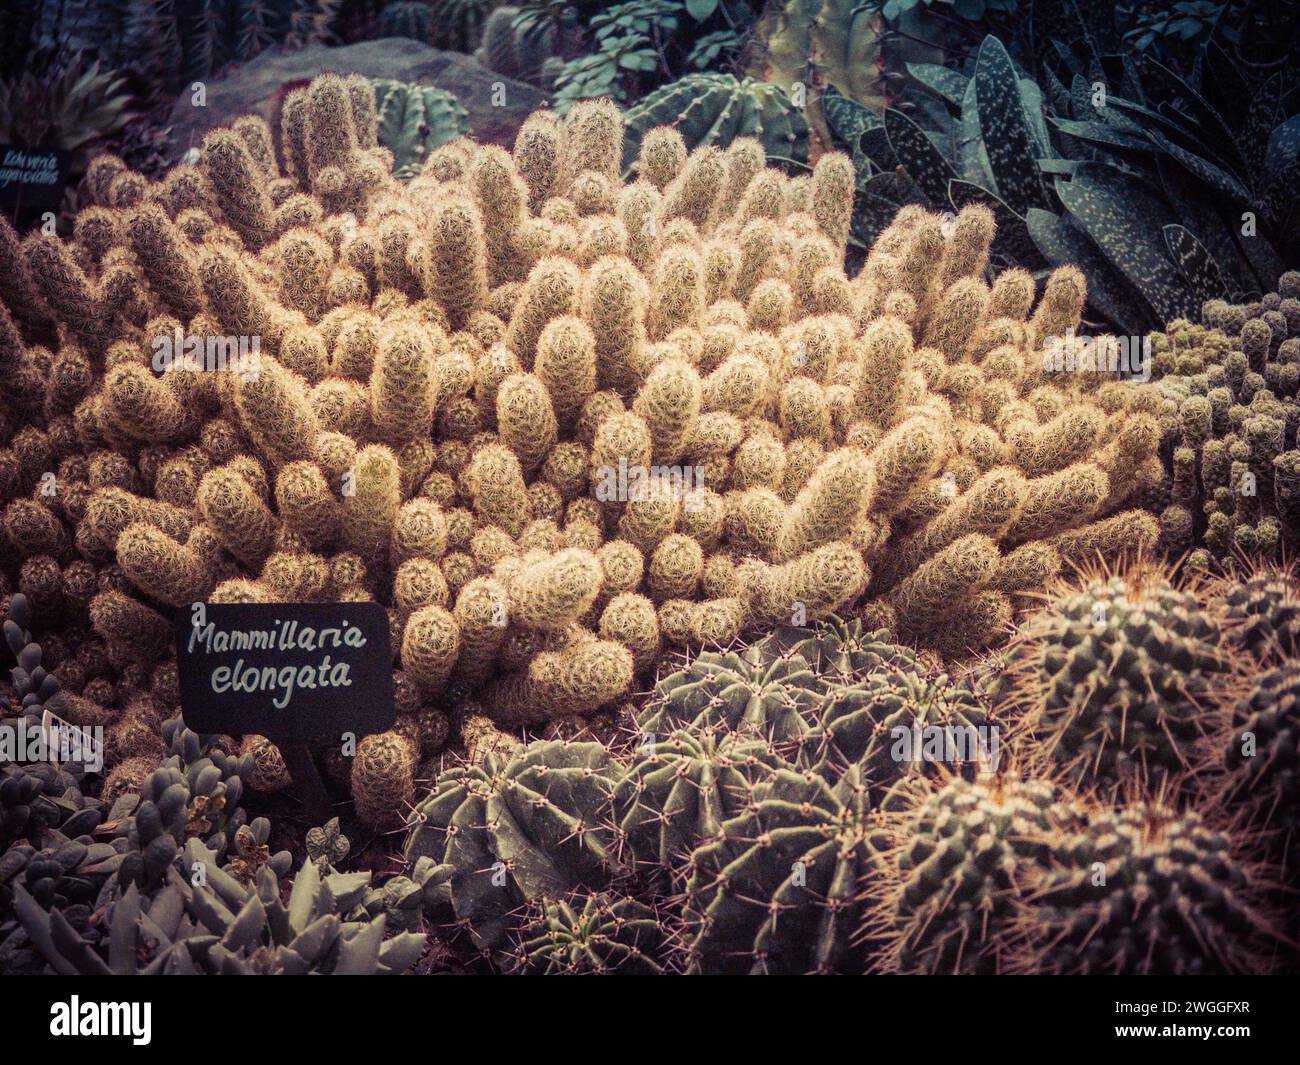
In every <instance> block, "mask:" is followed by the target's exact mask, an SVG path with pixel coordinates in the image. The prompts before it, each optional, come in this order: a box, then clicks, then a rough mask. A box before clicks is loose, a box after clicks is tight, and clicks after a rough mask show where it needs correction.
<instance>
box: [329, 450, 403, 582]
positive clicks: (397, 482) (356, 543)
mask: <svg viewBox="0 0 1300 1065" xmlns="http://www.w3.org/2000/svg"><path fill="white" fill-rule="evenodd" d="M348 473H350V475H351V476H350V477H349V476H348V474H345V475H344V485H343V528H342V531H343V541H344V543H345V544H346V545H347V546H348V547H349V548H351V549H352V550H353V551H355V552H356V553H357V554H358V555H360V556H361V557H362V558H363V559H365V560H367V561H368V562H373V563H376V564H379V565H382V564H384V563H386V562H387V554H388V541H389V530H390V529H391V528H392V527H393V522H394V521H395V520H396V518H397V510H398V507H399V506H400V505H401V501H402V483H401V477H402V471H401V467H400V466H399V465H398V462H397V456H396V455H394V454H393V452H392V451H391V450H390V449H389V448H387V447H385V446H384V445H383V444H369V445H367V446H366V447H363V448H361V449H360V450H359V451H358V452H357V458H356V464H355V465H354V466H353V468H352V469H351V470H350V471H348Z"/></svg>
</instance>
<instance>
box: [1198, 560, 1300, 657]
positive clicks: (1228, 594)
mask: <svg viewBox="0 0 1300 1065" xmlns="http://www.w3.org/2000/svg"><path fill="white" fill-rule="evenodd" d="M1211 592H1212V594H1213V595H1214V597H1215V598H1216V599H1217V600H1219V601H1220V602H1222V604H1223V607H1224V622H1223V624H1224V629H1225V631H1226V632H1227V635H1228V639H1229V640H1230V641H1231V643H1232V644H1233V646H1234V647H1239V648H1241V649H1242V650H1244V651H1247V652H1248V653H1250V654H1251V655H1253V656H1254V657H1255V658H1257V659H1259V660H1260V661H1263V662H1281V661H1285V660H1286V659H1288V658H1296V657H1300V577H1297V574H1296V568H1295V566H1294V564H1292V565H1288V566H1278V565H1273V564H1265V565H1261V566H1256V567H1254V568H1253V569H1251V570H1250V571H1248V572H1247V573H1245V574H1242V575H1240V576H1239V575H1237V574H1235V573H1230V574H1228V575H1227V576H1226V577H1224V578H1223V579H1222V580H1219V581H1215V582H1214V584H1213V585H1212V587H1211Z"/></svg>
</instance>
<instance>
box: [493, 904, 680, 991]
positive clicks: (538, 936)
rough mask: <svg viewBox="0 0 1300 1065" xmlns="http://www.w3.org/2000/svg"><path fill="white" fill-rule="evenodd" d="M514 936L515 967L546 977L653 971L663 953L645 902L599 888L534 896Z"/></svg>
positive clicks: (662, 939)
mask: <svg viewBox="0 0 1300 1065" xmlns="http://www.w3.org/2000/svg"><path fill="white" fill-rule="evenodd" d="M519 939H520V941H519V946H518V948H517V949H516V953H515V956H516V967H517V971H519V972H523V973H535V974H543V975H548V976H554V975H568V976H574V975H579V974H593V975H602V976H606V975H612V976H655V975H659V974H660V973H663V972H664V971H665V966H664V961H665V958H666V956H667V954H668V936H667V934H666V932H665V930H664V929H663V927H662V926H661V924H660V918H659V916H658V915H657V914H656V913H655V911H654V910H653V909H652V908H651V907H649V906H647V905H646V904H645V903H644V902H641V901H639V900H638V899H635V898H632V897H630V896H627V895H617V894H609V893H604V892H596V893H593V894H589V895H582V894H578V895H571V896H568V897H566V898H562V899H542V900H540V901H539V902H538V903H537V905H536V907H535V912H534V913H533V914H532V916H531V918H530V919H529V920H528V922H527V923H526V924H525V925H524V927H523V929H522V930H521V931H520V936H519Z"/></svg>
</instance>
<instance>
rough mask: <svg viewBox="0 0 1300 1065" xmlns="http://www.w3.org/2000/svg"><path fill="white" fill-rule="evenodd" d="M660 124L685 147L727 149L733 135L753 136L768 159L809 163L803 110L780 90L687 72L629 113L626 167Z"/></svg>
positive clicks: (747, 80)
mask: <svg viewBox="0 0 1300 1065" xmlns="http://www.w3.org/2000/svg"><path fill="white" fill-rule="evenodd" d="M659 126H671V127H672V128H674V129H676V130H677V132H678V133H680V134H681V135H682V139H683V140H684V141H685V142H686V147H687V148H688V149H693V148H697V147H699V146H700V145H705V144H711V145H715V146H717V147H720V148H726V147H729V146H730V145H731V143H732V141H734V140H735V139H736V138H737V137H753V138H754V139H755V140H757V141H758V142H759V143H761V144H762V145H763V148H764V150H765V151H766V152H767V155H768V157H769V158H773V159H794V160H796V161H798V162H807V160H808V123H807V121H806V120H805V119H804V116H803V111H802V110H801V109H800V108H798V107H795V106H794V104H793V103H791V101H790V97H789V96H787V95H786V93H785V91H784V90H782V89H781V88H780V87H779V86H777V85H775V84H769V83H768V82H763V81H756V80H754V79H753V78H744V79H741V80H737V79H736V78H735V77H733V76H732V75H730V74H687V75H686V76H685V77H684V78H679V79H678V80H677V81H674V82H672V83H670V84H668V85H665V86H663V88H660V89H656V90H655V91H654V92H652V93H650V95H649V96H646V97H645V98H644V99H642V100H640V101H639V102H638V103H636V104H635V105H634V106H632V107H631V108H629V109H628V112H627V140H626V144H625V148H624V156H623V160H624V166H625V167H630V166H631V165H632V164H633V163H634V162H635V161H636V159H637V156H638V154H639V153H640V150H641V140H642V138H643V137H644V136H645V134H646V133H647V132H648V131H649V130H651V129H655V128H657V127H659Z"/></svg>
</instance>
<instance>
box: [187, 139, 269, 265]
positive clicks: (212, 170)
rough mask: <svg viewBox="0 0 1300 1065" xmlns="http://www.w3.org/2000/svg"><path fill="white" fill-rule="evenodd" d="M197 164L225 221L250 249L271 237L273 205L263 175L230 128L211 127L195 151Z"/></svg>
mask: <svg viewBox="0 0 1300 1065" xmlns="http://www.w3.org/2000/svg"><path fill="white" fill-rule="evenodd" d="M199 160H200V166H201V167H202V168H203V173H204V175H205V176H206V177H207V179H208V185H209V187H210V188H211V189H212V193H213V197H214V199H215V200H216V203H217V206H218V207H220V208H221V214H222V216H223V217H224V218H225V220H226V222H227V224H229V226H230V228H231V229H233V230H234V231H235V232H236V233H238V234H239V237H240V239H241V240H242V241H243V242H244V243H245V244H247V245H248V246H249V247H250V248H252V249H253V250H254V251H259V250H261V248H262V246H263V245H264V244H267V243H269V242H270V241H271V240H273V239H274V237H275V209H274V206H273V205H272V203H271V197H270V195H269V194H268V192H267V181H266V175H265V174H264V173H263V172H262V171H261V168H260V167H259V166H258V163H257V160H256V159H254V157H253V154H252V153H251V152H250V151H249V150H248V144H247V143H246V142H245V140H244V138H243V137H241V136H240V135H239V134H238V133H236V132H235V131H234V130H229V129H217V130H213V131H212V132H211V133H209V134H208V135H207V137H205V138H204V140H203V147H202V148H201V149H200V151H199Z"/></svg>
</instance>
